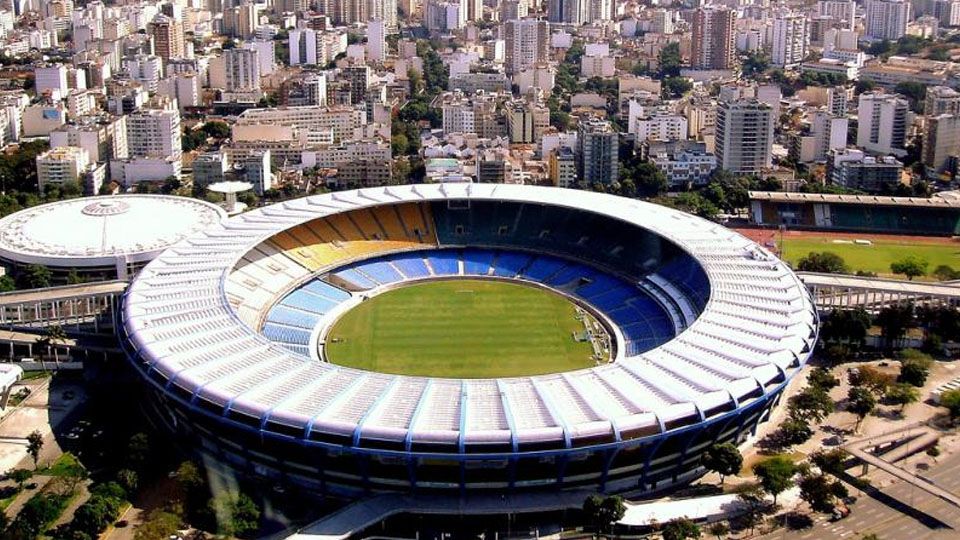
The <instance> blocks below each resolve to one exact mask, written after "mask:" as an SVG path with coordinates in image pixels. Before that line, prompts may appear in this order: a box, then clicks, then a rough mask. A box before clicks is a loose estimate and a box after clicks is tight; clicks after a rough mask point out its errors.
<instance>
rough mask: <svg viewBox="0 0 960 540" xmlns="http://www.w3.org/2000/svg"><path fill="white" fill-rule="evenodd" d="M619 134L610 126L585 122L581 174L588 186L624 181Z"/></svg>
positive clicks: (579, 139)
mask: <svg viewBox="0 0 960 540" xmlns="http://www.w3.org/2000/svg"><path fill="white" fill-rule="evenodd" d="M619 142H620V141H619V134H618V133H617V132H616V131H615V130H614V129H613V127H612V126H611V125H610V122H608V121H606V120H602V119H600V118H585V119H583V120H581V121H580V123H579V125H578V136H577V153H576V157H577V174H578V176H579V178H581V179H582V180H583V182H585V183H586V184H587V185H592V184H604V185H609V184H611V183H613V182H618V181H619V180H620V162H619V157H618V154H619V149H620V144H619Z"/></svg>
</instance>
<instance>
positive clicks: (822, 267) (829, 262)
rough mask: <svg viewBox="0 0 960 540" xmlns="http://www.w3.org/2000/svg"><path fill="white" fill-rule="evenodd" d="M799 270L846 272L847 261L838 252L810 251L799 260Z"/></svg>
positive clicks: (826, 272)
mask: <svg viewBox="0 0 960 540" xmlns="http://www.w3.org/2000/svg"><path fill="white" fill-rule="evenodd" d="M797 270H800V271H802V272H820V273H824V274H846V273H847V272H848V269H847V263H845V262H844V260H843V258H842V257H840V256H839V255H837V254H836V253H833V252H830V251H824V252H822V253H817V252H810V253H808V254H807V255H806V256H805V257H802V258H801V259H800V260H799V261H797Z"/></svg>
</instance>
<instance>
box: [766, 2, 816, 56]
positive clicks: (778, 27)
mask: <svg viewBox="0 0 960 540" xmlns="http://www.w3.org/2000/svg"><path fill="white" fill-rule="evenodd" d="M807 41H808V34H807V17H806V15H802V14H799V13H793V12H789V11H781V12H779V13H777V15H776V16H775V17H774V19H773V54H772V55H771V57H772V58H771V59H772V61H773V64H774V65H776V66H780V67H794V66H798V65H800V63H801V62H803V59H804V58H805V57H806V56H807Z"/></svg>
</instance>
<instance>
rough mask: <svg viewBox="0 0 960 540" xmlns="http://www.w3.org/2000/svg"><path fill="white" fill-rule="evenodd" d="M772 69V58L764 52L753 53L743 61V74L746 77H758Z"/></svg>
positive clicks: (748, 54)
mask: <svg viewBox="0 0 960 540" xmlns="http://www.w3.org/2000/svg"><path fill="white" fill-rule="evenodd" d="M769 67H770V57H769V56H767V53H765V52H764V51H760V50H758V51H751V52H749V53H747V56H746V57H745V58H744V59H743V64H742V65H741V72H742V73H743V76H744V77H756V76H758V75H763V72H764V71H766V70H767V68H769Z"/></svg>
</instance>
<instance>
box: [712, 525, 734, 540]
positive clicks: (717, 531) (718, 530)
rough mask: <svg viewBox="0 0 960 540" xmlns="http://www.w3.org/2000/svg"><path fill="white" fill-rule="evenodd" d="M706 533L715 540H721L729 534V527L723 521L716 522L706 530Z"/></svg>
mask: <svg viewBox="0 0 960 540" xmlns="http://www.w3.org/2000/svg"><path fill="white" fill-rule="evenodd" d="M707 532H708V533H710V534H712V535H713V536H716V537H717V540H723V537H724V536H726V535H728V534H730V526H729V525H727V522H725V521H718V522H716V523H714V524H712V525H710V527H708V528H707Z"/></svg>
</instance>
